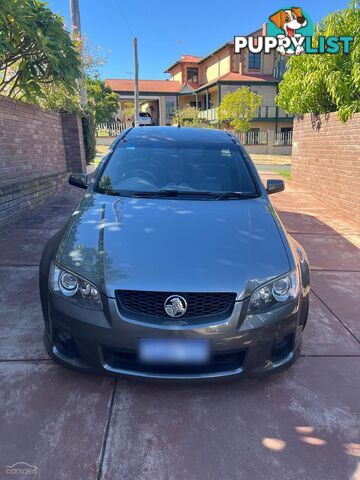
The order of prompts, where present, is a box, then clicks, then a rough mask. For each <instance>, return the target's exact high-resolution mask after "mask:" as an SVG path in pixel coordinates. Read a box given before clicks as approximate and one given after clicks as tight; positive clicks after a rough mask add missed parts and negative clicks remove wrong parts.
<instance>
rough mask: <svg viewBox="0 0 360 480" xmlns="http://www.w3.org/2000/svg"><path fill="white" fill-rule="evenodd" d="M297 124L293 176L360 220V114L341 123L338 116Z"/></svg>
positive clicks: (309, 119) (344, 211)
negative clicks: (318, 123)
mask: <svg viewBox="0 0 360 480" xmlns="http://www.w3.org/2000/svg"><path fill="white" fill-rule="evenodd" d="M320 119H321V125H320V129H319V130H316V129H314V128H313V126H312V122H311V115H310V114H306V115H305V116H304V118H303V119H300V120H295V121H294V137H293V156H292V177H293V179H294V181H295V182H296V183H298V184H301V185H303V186H304V187H306V188H309V189H311V190H313V191H314V193H315V194H316V196H317V197H318V198H319V199H320V200H324V201H326V202H328V203H329V204H331V205H333V206H334V207H336V208H338V209H341V210H343V213H344V214H347V215H349V216H352V217H353V218H354V219H357V220H358V221H360V113H357V114H355V116H354V117H353V118H352V119H350V120H348V121H347V122H346V123H341V122H340V120H339V119H338V118H337V116H336V114H335V113H332V114H330V115H329V117H326V116H324V115H321V117H320Z"/></svg>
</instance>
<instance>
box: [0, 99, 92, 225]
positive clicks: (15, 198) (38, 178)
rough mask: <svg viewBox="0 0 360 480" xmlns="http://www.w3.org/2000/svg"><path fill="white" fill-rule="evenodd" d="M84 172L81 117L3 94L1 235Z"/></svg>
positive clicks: (0, 113)
mask: <svg viewBox="0 0 360 480" xmlns="http://www.w3.org/2000/svg"><path fill="white" fill-rule="evenodd" d="M81 171H83V172H84V171H86V164H85V152H84V145H83V136H82V126H81V121H80V119H79V118H77V117H76V116H75V115H72V114H63V113H61V114H60V113H52V112H48V111H46V110H43V109H39V108H36V107H35V106H33V105H29V104H27V103H24V102H20V101H17V100H11V99H9V98H7V97H3V96H0V234H1V233H2V232H3V231H4V230H5V229H6V228H7V227H9V226H11V225H13V224H15V223H17V222H19V221H20V220H21V218H22V217H24V216H25V215H26V214H27V212H28V211H29V210H31V209H33V208H36V207H37V206H39V205H40V204H41V203H43V202H44V201H45V200H46V199H47V198H48V197H49V196H51V195H53V194H54V193H55V192H56V191H58V190H59V189H60V188H61V187H62V185H63V184H64V182H66V180H67V178H68V172H81Z"/></svg>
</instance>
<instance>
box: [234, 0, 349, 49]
mask: <svg viewBox="0 0 360 480" xmlns="http://www.w3.org/2000/svg"><path fill="white" fill-rule="evenodd" d="M313 36H314V24H313V22H312V20H311V18H310V16H309V14H308V13H307V12H306V11H305V10H303V9H302V8H300V7H290V6H288V7H284V8H282V9H280V10H278V11H277V12H275V13H273V14H272V15H270V17H269V20H268V21H267V23H266V36H265V37H262V36H260V37H239V36H236V37H234V51H235V53H240V52H241V50H242V49H244V48H248V49H249V51H250V52H251V53H260V52H264V53H270V52H271V51H272V50H276V51H277V52H279V53H280V54H281V55H300V54H302V53H312V54H314V53H337V52H339V50H340V48H341V47H342V49H343V52H344V53H349V51H350V44H351V42H352V41H353V37H335V36H332V37H323V36H318V37H316V41H315V42H313ZM314 43H316V45H314Z"/></svg>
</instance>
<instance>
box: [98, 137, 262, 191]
mask: <svg viewBox="0 0 360 480" xmlns="http://www.w3.org/2000/svg"><path fill="white" fill-rule="evenodd" d="M95 190H97V191H98V192H100V193H105V194H112V195H124V196H129V195H134V196H136V195H142V196H156V195H159V196H160V195H162V196H177V195H182V196H191V197H195V196H196V197H197V198H201V196H204V197H211V196H217V198H219V199H225V198H233V197H236V198H240V197H253V196H257V191H256V186H255V183H254V180H253V178H252V176H251V173H250V171H249V169H248V166H247V165H246V162H245V159H244V158H243V156H242V153H241V151H240V149H239V148H238V146H237V145H235V144H233V143H230V142H228V143H216V144H212V143H209V144H203V145H201V144H200V145H199V144H195V145H194V143H184V144H182V143H176V145H175V146H172V145H171V142H168V143H166V142H164V144H159V145H158V144H156V143H155V142H154V145H152V144H151V142H148V143H147V144H146V145H144V142H141V143H140V144H137V143H136V142H134V143H131V142H130V141H126V142H120V144H118V146H117V147H116V149H115V151H114V152H113V154H112V155H111V157H110V159H109V161H108V163H107V165H106V167H105V169H104V171H103V172H102V174H101V177H100V178H99V179H98V181H97V186H96V188H95Z"/></svg>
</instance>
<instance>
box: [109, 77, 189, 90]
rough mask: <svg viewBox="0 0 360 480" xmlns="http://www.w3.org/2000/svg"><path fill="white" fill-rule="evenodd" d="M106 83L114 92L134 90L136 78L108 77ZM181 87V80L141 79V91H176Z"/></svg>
mask: <svg viewBox="0 0 360 480" xmlns="http://www.w3.org/2000/svg"><path fill="white" fill-rule="evenodd" d="M105 84H106V85H107V86H108V87H109V88H111V90H113V91H114V92H133V91H134V80H128V79H120V78H119V79H118V78H107V79H106V80H105ZM180 89H181V82H173V81H171V80H139V91H140V93H142V92H159V93H176V92H178V91H179V90H180Z"/></svg>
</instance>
